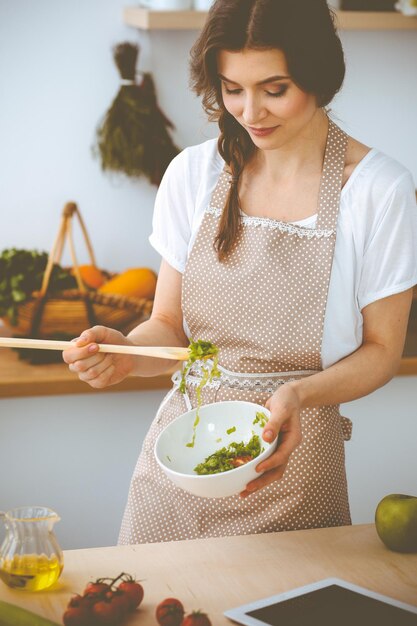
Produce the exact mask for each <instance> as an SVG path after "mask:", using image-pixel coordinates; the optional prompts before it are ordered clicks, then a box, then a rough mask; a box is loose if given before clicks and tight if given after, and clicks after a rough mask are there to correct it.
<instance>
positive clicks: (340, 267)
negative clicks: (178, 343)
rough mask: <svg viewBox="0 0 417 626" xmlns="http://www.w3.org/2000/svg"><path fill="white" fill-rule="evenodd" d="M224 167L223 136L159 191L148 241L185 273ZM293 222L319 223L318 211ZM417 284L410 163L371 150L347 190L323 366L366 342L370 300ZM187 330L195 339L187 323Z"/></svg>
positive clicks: (173, 169)
mask: <svg viewBox="0 0 417 626" xmlns="http://www.w3.org/2000/svg"><path fill="white" fill-rule="evenodd" d="M223 167H224V161H223V159H222V157H221V156H220V154H219V153H218V150H217V140H216V139H210V140H208V141H206V142H204V143H202V144H199V145H197V146H192V147H190V148H186V149H185V150H183V151H182V152H181V153H180V154H179V155H178V156H176V157H175V158H174V159H173V161H171V163H170V165H169V167H168V169H167V171H166V173H165V175H164V177H163V180H162V182H161V185H160V187H159V189H158V193H157V197H156V201H155V210H154V217H153V231H152V234H151V236H150V237H149V241H150V243H151V245H152V246H153V247H154V248H155V250H157V252H159V254H160V255H161V256H162V257H163V258H164V259H165V260H166V261H167V262H168V263H169V264H170V265H171V266H172V267H174V268H175V269H176V270H178V271H179V272H181V273H182V272H184V269H185V265H186V262H187V259H188V256H189V254H190V251H191V248H192V246H193V243H194V241H195V237H196V234H197V231H198V229H199V226H200V224H201V220H202V218H203V215H204V212H205V209H206V208H207V207H208V205H209V202H210V197H211V194H212V192H213V190H214V188H215V186H216V183H217V179H218V177H219V175H220V172H221V171H222V169H223ZM295 223H297V224H299V225H302V226H304V227H311V228H313V227H314V226H315V223H316V216H312V217H310V218H307V219H306V220H302V221H300V222H295ZM415 284H417V210H416V201H415V192H414V182H413V179H412V176H411V174H410V172H409V171H408V170H407V169H406V168H405V167H404V166H402V165H401V164H400V163H398V162H397V161H395V160H394V159H392V158H390V157H388V156H386V155H385V154H383V153H382V152H379V151H378V150H376V149H372V150H371V151H370V152H368V154H367V155H366V156H365V157H364V158H363V159H362V161H361V162H360V163H359V164H358V165H357V166H356V168H355V170H354V171H353V173H352V174H351V176H350V178H349V180H348V181H347V183H346V184H345V186H344V187H343V189H342V195H341V199H340V213H339V220H338V224H337V235H336V245H335V251H334V261H333V266H332V272H331V277H330V284H329V293H328V301H327V307H326V315H325V321H324V329H323V343H322V363H323V367H324V368H326V367H329V366H330V365H332V364H333V363H335V362H336V361H339V360H340V359H342V358H343V357H345V356H347V355H348V354H351V353H352V352H353V351H355V350H356V349H357V348H358V347H359V346H360V345H361V344H362V326H363V319H362V314H361V310H362V309H363V308H364V307H365V306H366V305H368V304H370V303H371V302H374V301H376V300H379V299H380V298H385V297H387V296H391V295H393V294H396V293H400V292H401V291H405V290H406V289H409V288H410V287H412V286H413V285H415ZM184 329H185V331H186V333H187V335H188V336H189V331H188V329H187V326H186V324H185V323H184ZM208 339H209V338H208Z"/></svg>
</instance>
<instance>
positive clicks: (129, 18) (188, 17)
mask: <svg viewBox="0 0 417 626" xmlns="http://www.w3.org/2000/svg"><path fill="white" fill-rule="evenodd" d="M336 14H337V23H338V27H339V28H340V29H341V30H417V17H408V16H405V15H402V13H396V12H394V11H390V12H384V11H375V12H370V11H336ZM206 16H207V13H206V12H205V11H150V10H149V9H144V8H141V7H136V6H131V7H125V9H124V10H123V20H124V22H125V23H126V24H128V25H129V26H134V27H135V28H140V29H142V30H199V29H200V28H201V27H202V26H203V24H204V22H205V19H206Z"/></svg>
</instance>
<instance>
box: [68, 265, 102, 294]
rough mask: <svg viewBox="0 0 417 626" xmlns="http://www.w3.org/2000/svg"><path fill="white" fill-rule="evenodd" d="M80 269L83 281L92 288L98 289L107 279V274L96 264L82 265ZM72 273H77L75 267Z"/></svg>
mask: <svg viewBox="0 0 417 626" xmlns="http://www.w3.org/2000/svg"><path fill="white" fill-rule="evenodd" d="M78 269H79V270H80V274H81V278H82V280H83V283H84V284H85V285H86V286H87V287H90V288H91V289H98V288H99V287H101V285H103V284H104V283H105V281H106V277H105V275H104V274H103V273H102V272H101V271H100V270H99V269H98V267H96V266H95V265H80V266H79V267H78ZM71 273H72V274H74V275H75V270H74V268H72V270H71Z"/></svg>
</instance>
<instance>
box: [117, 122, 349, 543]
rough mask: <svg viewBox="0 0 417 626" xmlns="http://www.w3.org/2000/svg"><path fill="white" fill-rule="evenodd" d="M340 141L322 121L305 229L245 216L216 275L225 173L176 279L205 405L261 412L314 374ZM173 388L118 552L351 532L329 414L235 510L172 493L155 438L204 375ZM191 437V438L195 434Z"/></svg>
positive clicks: (154, 430) (316, 414) (336, 416)
mask: <svg viewBox="0 0 417 626" xmlns="http://www.w3.org/2000/svg"><path fill="white" fill-rule="evenodd" d="M346 146H347V136H346V135H345V133H344V132H343V131H342V130H341V129H339V128H338V127H337V126H336V125H335V124H334V123H333V122H332V121H331V120H329V130H328V136H327V144H326V151H325V157H324V163H323V173H322V179H321V184H320V194H319V207H318V216H317V224H316V227H315V228H314V229H310V228H303V227H301V226H297V225H293V224H289V223H286V222H281V221H278V220H271V219H267V218H256V217H250V216H245V215H244V214H242V217H241V220H242V228H241V232H240V235H239V238H238V241H237V243H236V245H235V247H234V249H233V250H232V252H231V253H230V254H229V255H228V257H227V260H226V261H224V262H222V263H219V261H218V259H217V254H216V251H215V250H214V247H213V242H214V238H215V236H216V233H217V228H218V221H219V218H220V216H221V213H222V210H223V207H224V204H225V200H226V197H227V193H228V190H229V186H230V174H229V173H228V172H227V171H226V170H223V172H222V173H221V175H220V177H219V180H218V183H217V186H216V188H215V190H214V192H213V195H212V198H211V202H210V206H209V207H208V209H207V210H206V212H205V215H204V217H203V220H202V223H201V226H200V229H199V231H198V233H197V237H196V240H195V243H194V246H193V249H192V251H191V253H190V256H189V259H188V262H187V266H186V269H185V272H184V276H183V292H182V307H183V313H184V318H185V320H186V323H187V325H188V328H189V329H190V334H191V337H193V339H195V340H196V339H204V340H207V341H211V342H213V343H214V344H216V345H217V346H218V347H219V356H220V363H219V369H220V371H221V377H220V378H219V379H218V380H215V381H213V382H212V383H210V384H209V385H207V386H206V387H204V388H203V390H202V401H203V404H208V403H211V402H217V401H222V400H246V401H250V402H256V403H258V404H264V403H265V402H266V400H267V399H268V398H269V397H270V396H271V395H272V393H274V391H275V390H276V389H277V388H278V386H279V385H282V384H285V383H286V382H288V381H289V380H297V379H300V378H303V377H304V376H310V375H312V374H314V373H317V372H318V371H320V370H321V369H322V365H321V345H322V336H323V325H324V316H325V311H326V303H327V293H328V287H329V282H330V274H331V268H332V263H333V254H334V246H335V240H336V224H337V217H338V212H339V201H340V192H341V185H342V175H343V169H344V159H345V152H346ZM179 378H180V376H179V373H177V374H176V375H174V377H173V382H174V386H173V388H172V389H171V391H170V392H169V393H168V394H167V396H166V397H165V399H164V400H163V402H162V404H161V406H160V408H159V410H158V413H157V415H156V417H155V420H154V421H153V423H152V425H151V427H150V429H149V432H148V434H147V436H146V438H145V440H144V443H143V448H142V452H141V455H140V457H139V459H138V462H137V465H136V468H135V470H134V474H133V477H132V481H131V485H130V490H129V496H128V502H127V506H126V510H125V514H124V517H123V522H122V527H121V531H120V536H119V543H121V544H132V543H151V542H160V541H176V540H183V539H196V538H202V537H216V536H228V535H244V534H253V533H264V532H276V531H284V530H296V529H304V528H317V527H325V526H326V527H327V526H340V525H346V524H350V523H351V521H350V513H349V503H348V495H347V484H346V473H345V454H344V440H347V439H349V438H350V432H351V423H350V420H348V419H347V418H343V417H341V415H340V413H339V407H338V406H324V407H318V408H310V409H306V410H304V411H302V414H301V427H302V436H303V439H302V442H301V444H300V445H299V446H298V448H297V449H296V450H295V451H294V452H293V454H292V455H291V457H290V460H289V463H288V465H287V468H286V471H285V473H284V476H283V477H282V479H281V480H279V481H276V482H274V483H272V484H271V485H268V486H267V487H265V488H264V489H261V490H260V491H258V492H256V493H253V494H251V495H250V496H249V497H247V498H245V499H242V498H240V497H239V496H238V495H236V496H231V497H228V498H199V497H197V496H194V495H192V494H189V493H188V492H186V491H183V490H182V489H179V488H178V487H176V486H174V485H173V484H172V483H171V482H170V481H169V480H168V478H166V476H165V474H163V472H162V470H161V469H160V468H159V466H158V465H157V463H156V461H155V459H154V453H153V448H154V445H155V441H156V438H157V437H158V435H159V433H160V432H161V431H162V430H163V429H164V428H165V427H166V426H167V424H169V423H170V422H171V421H172V420H173V419H175V418H176V417H178V415H180V414H182V413H184V412H185V411H187V410H189V409H190V408H191V407H193V406H194V407H195V406H196V403H197V400H196V387H197V385H198V384H199V382H200V380H201V369H200V368H199V366H198V364H196V365H195V366H194V367H193V368H192V369H191V370H190V372H189V374H188V376H187V393H186V394H185V395H183V394H182V393H180V391H179V390H178V385H179ZM197 433H198V430H197Z"/></svg>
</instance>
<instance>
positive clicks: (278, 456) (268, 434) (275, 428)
mask: <svg viewBox="0 0 417 626" xmlns="http://www.w3.org/2000/svg"><path fill="white" fill-rule="evenodd" d="M265 406H266V408H267V409H269V410H270V412H271V417H270V418H269V421H268V423H267V424H266V425H265V428H264V430H263V433H262V438H263V439H264V440H265V441H268V442H270V441H273V440H274V439H275V437H276V436H277V435H278V433H279V434H280V439H279V446H278V448H277V449H276V451H275V452H273V453H272V454H271V456H269V457H268V458H267V459H265V461H262V462H261V463H259V465H258V466H257V468H256V471H257V472H263V474H262V476H260V477H259V478H255V480H252V481H251V482H250V483H248V484H247V485H246V489H245V490H244V491H242V492H241V493H240V496H241V497H242V498H246V497H247V496H249V495H250V494H251V493H254V492H255V491H258V490H259V489H262V488H263V487H266V485H269V484H270V483H272V482H274V481H275V480H279V479H280V478H282V475H283V474H284V472H285V468H286V467H287V464H288V459H289V458H290V456H291V454H292V453H293V452H294V450H295V449H296V448H297V446H299V445H300V443H301V439H302V437H301V423H300V412H301V402H300V399H299V397H298V394H297V392H296V389H295V388H294V386H293V385H292V384H291V383H286V384H284V385H281V386H280V387H279V388H278V389H277V391H275V393H274V394H273V395H272V396H271V397H270V398H269V399H268V400H267V402H266V403H265Z"/></svg>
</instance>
